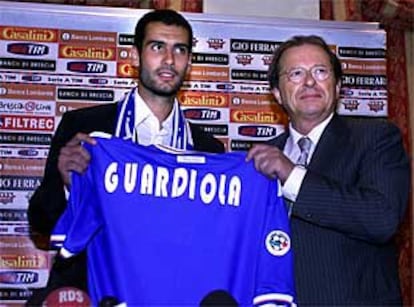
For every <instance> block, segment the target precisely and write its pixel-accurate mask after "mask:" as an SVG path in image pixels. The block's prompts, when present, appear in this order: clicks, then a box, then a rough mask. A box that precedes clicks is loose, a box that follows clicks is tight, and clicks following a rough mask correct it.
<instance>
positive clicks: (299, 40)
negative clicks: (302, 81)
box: [267, 35, 342, 89]
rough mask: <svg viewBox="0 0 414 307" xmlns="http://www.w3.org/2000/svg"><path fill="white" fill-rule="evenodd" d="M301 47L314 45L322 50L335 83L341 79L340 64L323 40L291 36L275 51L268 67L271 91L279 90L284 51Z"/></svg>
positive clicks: (313, 36) (315, 37) (316, 37)
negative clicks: (281, 61)
mask: <svg viewBox="0 0 414 307" xmlns="http://www.w3.org/2000/svg"><path fill="white" fill-rule="evenodd" d="M302 45H314V46H318V47H320V48H322V49H323V50H324V51H325V52H326V54H327V55H328V56H329V62H330V63H331V65H332V68H333V71H334V77H335V80H336V82H338V81H340V80H341V77H342V66H341V62H340V60H339V59H338V57H337V56H336V54H335V53H334V52H332V50H331V49H330V48H329V46H328V44H327V43H326V42H325V40H324V39H323V38H322V37H320V36H317V35H309V36H304V35H297V36H293V37H291V38H290V39H288V40H287V41H284V42H283V43H282V44H280V46H279V47H278V48H277V49H276V50H275V52H274V53H273V59H272V63H271V64H270V67H269V73H268V76H267V78H268V81H269V85H270V88H271V89H274V88H277V89H278V88H279V76H280V69H281V67H280V59H281V58H282V55H283V54H284V53H285V51H286V50H288V49H289V48H292V47H299V46H302Z"/></svg>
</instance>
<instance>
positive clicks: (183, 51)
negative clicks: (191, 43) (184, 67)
mask: <svg viewBox="0 0 414 307" xmlns="http://www.w3.org/2000/svg"><path fill="white" fill-rule="evenodd" d="M175 53H177V54H187V53H188V48H187V47H185V46H178V47H176V48H175Z"/></svg>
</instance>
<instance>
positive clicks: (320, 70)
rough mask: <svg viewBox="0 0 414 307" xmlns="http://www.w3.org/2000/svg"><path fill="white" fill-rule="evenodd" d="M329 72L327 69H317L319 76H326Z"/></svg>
mask: <svg viewBox="0 0 414 307" xmlns="http://www.w3.org/2000/svg"><path fill="white" fill-rule="evenodd" d="M327 72H328V69H327V68H325V67H317V68H315V73H317V74H319V75H324V74H326V73H327Z"/></svg>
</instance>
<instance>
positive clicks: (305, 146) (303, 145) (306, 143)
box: [296, 136, 312, 166]
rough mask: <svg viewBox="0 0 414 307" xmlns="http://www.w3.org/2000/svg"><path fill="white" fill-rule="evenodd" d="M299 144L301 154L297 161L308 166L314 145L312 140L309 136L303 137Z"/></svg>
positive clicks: (298, 163)
mask: <svg viewBox="0 0 414 307" xmlns="http://www.w3.org/2000/svg"><path fill="white" fill-rule="evenodd" d="M298 146H299V148H300V155H299V158H298V160H297V161H296V164H297V165H303V166H307V165H308V157H309V152H310V149H311V146H312V140H311V139H310V138H308V137H307V136H304V137H301V138H300V139H299V140H298Z"/></svg>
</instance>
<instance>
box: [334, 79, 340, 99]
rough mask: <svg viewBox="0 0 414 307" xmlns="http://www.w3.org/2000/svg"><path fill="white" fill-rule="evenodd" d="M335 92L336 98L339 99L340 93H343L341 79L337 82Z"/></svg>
mask: <svg viewBox="0 0 414 307" xmlns="http://www.w3.org/2000/svg"><path fill="white" fill-rule="evenodd" d="M335 94H336V99H337V100H338V99H339V95H340V94H341V81H338V82H336V86H335Z"/></svg>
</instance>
